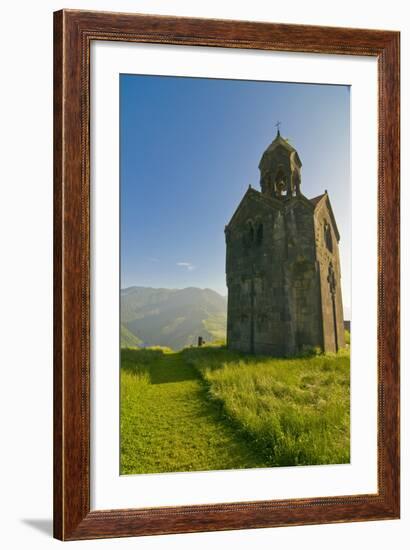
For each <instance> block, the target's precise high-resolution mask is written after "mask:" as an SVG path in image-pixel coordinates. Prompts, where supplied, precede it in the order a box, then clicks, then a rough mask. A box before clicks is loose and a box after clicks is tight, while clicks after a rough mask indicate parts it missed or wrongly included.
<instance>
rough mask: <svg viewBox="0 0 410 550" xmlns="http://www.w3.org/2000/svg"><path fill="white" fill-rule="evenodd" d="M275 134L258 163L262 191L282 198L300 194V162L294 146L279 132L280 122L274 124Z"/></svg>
mask: <svg viewBox="0 0 410 550" xmlns="http://www.w3.org/2000/svg"><path fill="white" fill-rule="evenodd" d="M276 127H277V134H276V138H275V139H274V140H273V141H272V143H271V144H270V145H269V147H268V148H267V149H266V151H265V152H264V153H263V155H262V158H261V161H260V163H259V170H260V173H261V177H260V185H261V189H262V193H263V194H265V195H269V196H270V197H274V198H276V199H280V200H284V199H290V198H291V197H296V196H297V195H300V194H301V193H300V183H301V175H300V171H301V168H302V163H301V161H300V158H299V155H298V153H297V151H296V149H295V148H294V147H292V145H290V143H289V142H288V140H286V139H284V138H283V137H282V136H281V134H280V130H279V127H280V122H278V123H277V124H276Z"/></svg>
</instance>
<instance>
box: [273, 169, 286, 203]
mask: <svg viewBox="0 0 410 550" xmlns="http://www.w3.org/2000/svg"><path fill="white" fill-rule="evenodd" d="M286 189H287V178H286V175H285V172H284V171H283V169H282V168H279V170H278V171H277V174H276V178H275V192H276V195H278V196H284V195H286Z"/></svg>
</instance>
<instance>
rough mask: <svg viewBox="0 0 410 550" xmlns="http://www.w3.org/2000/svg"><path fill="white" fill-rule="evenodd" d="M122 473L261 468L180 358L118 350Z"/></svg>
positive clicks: (177, 354)
mask: <svg viewBox="0 0 410 550" xmlns="http://www.w3.org/2000/svg"><path fill="white" fill-rule="evenodd" d="M121 359H122V362H121V364H122V369H121V473H122V474H137V473H159V472H181V471H185V472H189V471H201V470H222V469H227V468H230V469H235V468H251V467H258V466H263V465H264V463H263V460H262V459H261V458H260V457H259V456H258V454H257V453H255V451H254V449H253V448H252V446H251V445H249V443H248V442H247V441H246V440H245V438H244V437H242V436H241V435H240V434H237V433H236V431H235V430H234V429H233V428H232V427H231V426H230V424H229V422H226V421H225V420H224V419H223V418H222V417H221V415H220V407H219V406H218V405H217V404H216V403H213V402H212V401H210V400H208V399H207V397H206V389H205V387H204V385H203V383H202V381H201V378H200V375H199V372H198V371H197V370H196V369H195V368H194V367H192V366H191V365H190V364H189V363H186V362H185V361H184V360H183V358H182V356H181V354H180V353H172V352H171V353H169V352H168V351H165V352H164V351H163V350H160V349H154V350H122V352H121Z"/></svg>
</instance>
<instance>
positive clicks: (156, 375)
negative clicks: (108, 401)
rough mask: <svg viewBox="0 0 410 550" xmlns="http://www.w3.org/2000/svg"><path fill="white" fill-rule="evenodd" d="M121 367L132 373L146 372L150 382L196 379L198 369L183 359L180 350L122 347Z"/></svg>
mask: <svg viewBox="0 0 410 550" xmlns="http://www.w3.org/2000/svg"><path fill="white" fill-rule="evenodd" d="M121 368H122V369H123V370H124V371H125V372H129V373H132V374H148V376H149V378H150V382H151V384H167V383H172V382H185V381H187V380H198V379H199V378H200V375H199V373H198V371H197V370H196V369H195V368H194V367H193V366H192V365H191V364H189V363H187V362H186V361H184V359H183V357H182V354H181V352H179V353H164V351H163V350H161V349H135V350H134V349H123V350H121Z"/></svg>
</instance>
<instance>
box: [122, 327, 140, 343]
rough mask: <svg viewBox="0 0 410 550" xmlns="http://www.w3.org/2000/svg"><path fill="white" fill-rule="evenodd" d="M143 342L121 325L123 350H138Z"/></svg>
mask: <svg viewBox="0 0 410 550" xmlns="http://www.w3.org/2000/svg"><path fill="white" fill-rule="evenodd" d="M141 344H142V341H141V339H140V338H138V336H136V335H135V334H133V333H132V332H131V331H130V330H128V329H127V327H125V326H124V325H121V347H122V348H138V347H139V346H140V345H141Z"/></svg>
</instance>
